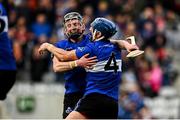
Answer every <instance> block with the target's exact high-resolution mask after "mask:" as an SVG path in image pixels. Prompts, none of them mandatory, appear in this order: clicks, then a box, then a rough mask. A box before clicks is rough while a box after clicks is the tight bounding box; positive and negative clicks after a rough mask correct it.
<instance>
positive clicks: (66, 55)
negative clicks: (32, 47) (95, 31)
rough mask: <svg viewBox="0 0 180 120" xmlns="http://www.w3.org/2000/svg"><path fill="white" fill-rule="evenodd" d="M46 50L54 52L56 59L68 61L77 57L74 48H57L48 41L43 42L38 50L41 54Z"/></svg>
mask: <svg viewBox="0 0 180 120" xmlns="http://www.w3.org/2000/svg"><path fill="white" fill-rule="evenodd" d="M46 50H48V51H49V52H51V53H52V54H54V56H56V57H57V59H58V60H60V61H70V60H77V59H78V58H77V56H76V53H75V50H71V51H66V50H63V49H61V48H57V47H55V46H54V45H52V44H50V43H43V44H42V45H41V46H40V48H39V50H38V51H39V53H40V54H42V53H43V52H44V51H46Z"/></svg>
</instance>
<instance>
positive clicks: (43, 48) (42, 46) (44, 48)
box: [38, 43, 50, 54]
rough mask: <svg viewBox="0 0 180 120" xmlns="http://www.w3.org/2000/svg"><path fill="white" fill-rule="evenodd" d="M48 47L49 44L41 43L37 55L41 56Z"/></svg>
mask: <svg viewBox="0 0 180 120" xmlns="http://www.w3.org/2000/svg"><path fill="white" fill-rule="evenodd" d="M49 45H50V44H49V43H43V44H42V45H41V46H40V47H39V49H38V52H39V54H43V52H44V51H46V50H48V46H49Z"/></svg>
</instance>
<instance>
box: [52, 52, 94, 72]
mask: <svg viewBox="0 0 180 120" xmlns="http://www.w3.org/2000/svg"><path fill="white" fill-rule="evenodd" d="M87 57H88V54H86V55H84V56H82V57H81V58H80V59H79V60H75V61H69V62H61V61H59V60H58V59H57V58H56V57H55V56H54V58H53V70H54V72H64V71H68V70H72V69H73V68H75V67H84V68H90V67H92V65H95V64H96V62H97V60H96V57H90V58H87Z"/></svg>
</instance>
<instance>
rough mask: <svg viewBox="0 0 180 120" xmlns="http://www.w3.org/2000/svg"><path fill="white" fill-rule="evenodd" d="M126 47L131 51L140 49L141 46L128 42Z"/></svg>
mask: <svg viewBox="0 0 180 120" xmlns="http://www.w3.org/2000/svg"><path fill="white" fill-rule="evenodd" d="M125 48H126V50H127V51H128V52H131V51H133V50H139V47H138V46H137V45H133V44H130V43H128V44H126V45H125Z"/></svg>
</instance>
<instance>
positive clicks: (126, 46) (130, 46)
mask: <svg viewBox="0 0 180 120" xmlns="http://www.w3.org/2000/svg"><path fill="white" fill-rule="evenodd" d="M110 42H111V43H113V44H117V45H118V46H119V48H121V49H126V50H127V51H128V52H130V51H132V50H137V49H139V47H138V46H137V45H133V44H130V43H129V42H127V41H125V40H114V39H110Z"/></svg>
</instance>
